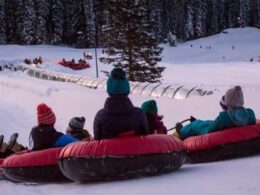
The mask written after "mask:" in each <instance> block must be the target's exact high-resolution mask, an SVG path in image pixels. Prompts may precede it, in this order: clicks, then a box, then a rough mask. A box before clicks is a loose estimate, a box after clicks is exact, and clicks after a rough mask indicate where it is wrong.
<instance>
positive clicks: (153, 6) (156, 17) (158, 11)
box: [146, 0, 167, 41]
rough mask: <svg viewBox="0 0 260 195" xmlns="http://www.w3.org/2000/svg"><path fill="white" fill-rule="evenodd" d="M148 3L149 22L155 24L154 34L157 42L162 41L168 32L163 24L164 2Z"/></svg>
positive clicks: (157, 0)
mask: <svg viewBox="0 0 260 195" xmlns="http://www.w3.org/2000/svg"><path fill="white" fill-rule="evenodd" d="M146 2H147V20H148V21H153V22H154V25H153V26H154V30H153V33H154V35H155V37H156V40H158V41H162V40H163V39H164V37H166V35H167V30H166V29H164V28H163V24H162V2H161V1H160V0H153V1H149V0H148V1H146Z"/></svg>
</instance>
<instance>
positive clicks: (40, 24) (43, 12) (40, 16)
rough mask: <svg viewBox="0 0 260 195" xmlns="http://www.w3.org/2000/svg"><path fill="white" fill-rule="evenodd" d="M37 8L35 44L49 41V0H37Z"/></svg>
mask: <svg viewBox="0 0 260 195" xmlns="http://www.w3.org/2000/svg"><path fill="white" fill-rule="evenodd" d="M35 10H36V18H35V25H34V42H35V44H45V43H47V28H46V27H47V19H48V2H47V0H35Z"/></svg>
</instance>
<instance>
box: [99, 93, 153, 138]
mask: <svg viewBox="0 0 260 195" xmlns="http://www.w3.org/2000/svg"><path fill="white" fill-rule="evenodd" d="M128 131H134V132H135V134H136V135H146V134H149V129H148V123H147V119H146V116H145V113H144V112H143V111H142V110H141V109H140V108H137V107H134V106H133V104H132V102H131V100H130V99H129V98H128V97H127V96H123V95H121V96H111V97H108V98H107V99H106V102H105V106H104V108H103V109H101V110H100V111H99V112H98V113H97V114H96V116H95V120H94V139H96V140H99V139H109V138H114V137H118V136H119V135H120V134H122V133H125V132H128Z"/></svg>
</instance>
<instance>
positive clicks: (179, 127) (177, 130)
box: [175, 123, 183, 139]
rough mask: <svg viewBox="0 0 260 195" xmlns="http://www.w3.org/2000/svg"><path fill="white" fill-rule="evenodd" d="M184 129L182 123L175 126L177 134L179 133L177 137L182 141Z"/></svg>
mask: <svg viewBox="0 0 260 195" xmlns="http://www.w3.org/2000/svg"><path fill="white" fill-rule="evenodd" d="M182 128H183V125H182V124H181V123H176V125H175V129H176V133H177V135H178V137H179V138H180V139H182V138H181V129H182Z"/></svg>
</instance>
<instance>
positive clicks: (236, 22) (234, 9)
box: [227, 0, 240, 28]
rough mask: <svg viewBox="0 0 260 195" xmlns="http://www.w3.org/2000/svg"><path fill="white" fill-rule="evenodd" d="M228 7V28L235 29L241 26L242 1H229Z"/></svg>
mask: <svg viewBox="0 0 260 195" xmlns="http://www.w3.org/2000/svg"><path fill="white" fill-rule="evenodd" d="M227 6H228V10H227V11H228V13H227V16H228V18H227V19H228V28H235V27H238V26H240V14H239V13H240V1H238V0H230V1H227Z"/></svg>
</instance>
